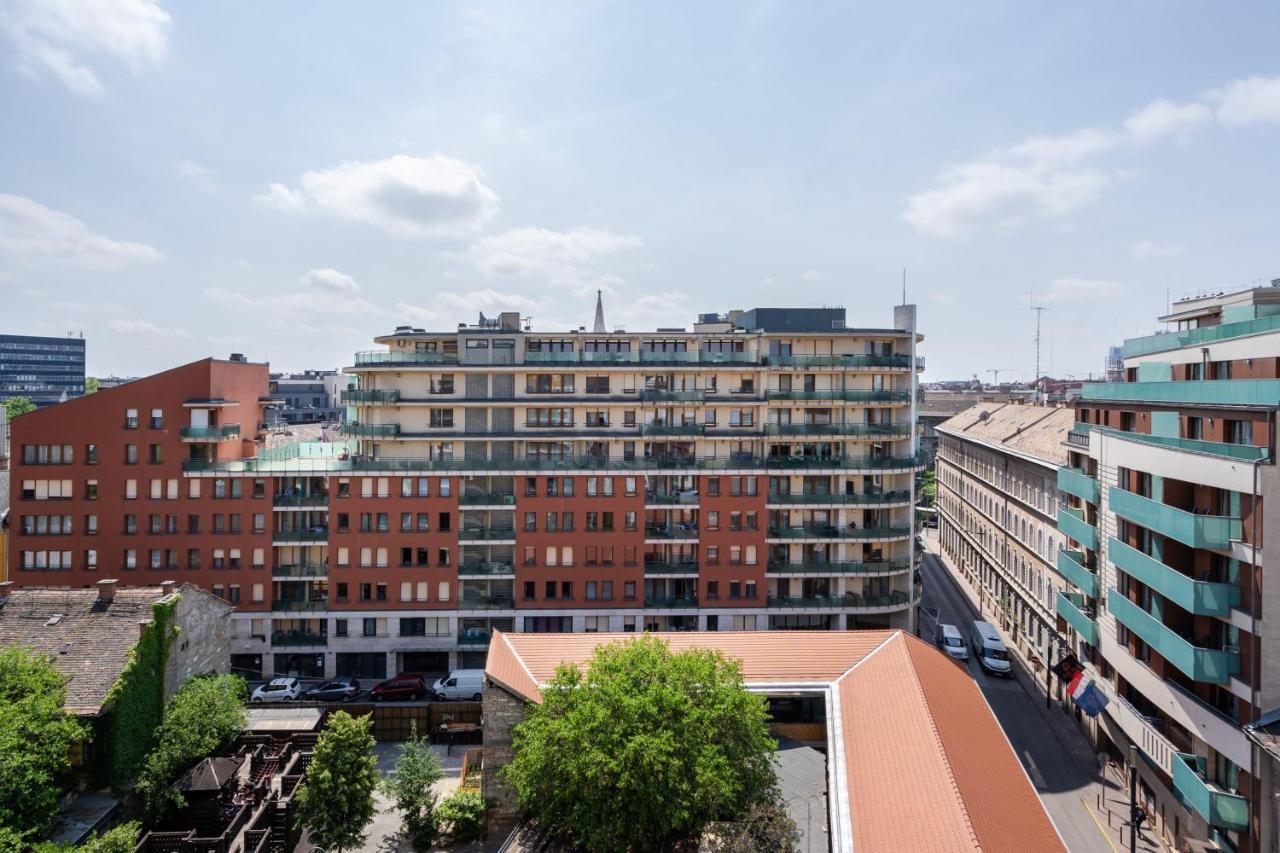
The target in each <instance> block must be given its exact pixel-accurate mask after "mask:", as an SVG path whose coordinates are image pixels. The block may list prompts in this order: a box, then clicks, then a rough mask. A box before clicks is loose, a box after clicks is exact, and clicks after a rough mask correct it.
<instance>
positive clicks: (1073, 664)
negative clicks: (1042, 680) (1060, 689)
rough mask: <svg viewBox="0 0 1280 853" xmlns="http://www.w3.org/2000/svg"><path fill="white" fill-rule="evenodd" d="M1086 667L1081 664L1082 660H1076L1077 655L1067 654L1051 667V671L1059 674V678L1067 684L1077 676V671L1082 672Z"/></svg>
mask: <svg viewBox="0 0 1280 853" xmlns="http://www.w3.org/2000/svg"><path fill="white" fill-rule="evenodd" d="M1083 670H1084V667H1082V666H1081V665H1080V661H1078V660H1076V656H1075V655H1067V656H1066V657H1064V658H1063V659H1062V660H1060V661H1058V663H1057V665H1055V666H1053V667H1051V668H1050V670H1049V671H1050V672H1052V673H1053V674H1054V675H1056V676H1058V680H1059V681H1061V682H1062V683H1063V684H1066V683H1067V682H1068V681H1070V680H1071V679H1073V678H1075V676H1076V673H1077V672H1082V671H1083Z"/></svg>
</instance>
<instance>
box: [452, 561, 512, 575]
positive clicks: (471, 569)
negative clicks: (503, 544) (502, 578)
mask: <svg viewBox="0 0 1280 853" xmlns="http://www.w3.org/2000/svg"><path fill="white" fill-rule="evenodd" d="M515 573H516V567H515V566H513V565H512V564H511V563H463V564H462V565H460V566H458V576H459V577H463V576H476V577H479V576H490V575H514V574H515Z"/></svg>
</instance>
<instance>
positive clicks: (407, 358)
mask: <svg viewBox="0 0 1280 853" xmlns="http://www.w3.org/2000/svg"><path fill="white" fill-rule="evenodd" d="M457 363H458V356H457V354H456V353H443V352H393V351H390V350H368V351H365V352H358V353H356V366H357V367H363V366H366V365H369V366H372V365H380V364H450V365H452V364H457Z"/></svg>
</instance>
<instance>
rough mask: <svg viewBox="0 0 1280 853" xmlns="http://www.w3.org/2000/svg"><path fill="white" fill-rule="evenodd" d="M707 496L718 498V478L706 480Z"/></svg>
mask: <svg viewBox="0 0 1280 853" xmlns="http://www.w3.org/2000/svg"><path fill="white" fill-rule="evenodd" d="M707 494H708V495H710V496H711V497H719V495H720V478H719V477H708V478H707Z"/></svg>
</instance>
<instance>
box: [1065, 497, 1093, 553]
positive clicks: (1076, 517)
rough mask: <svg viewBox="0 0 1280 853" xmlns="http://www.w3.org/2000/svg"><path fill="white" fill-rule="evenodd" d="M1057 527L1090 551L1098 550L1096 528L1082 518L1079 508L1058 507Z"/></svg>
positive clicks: (1082, 514)
mask: <svg viewBox="0 0 1280 853" xmlns="http://www.w3.org/2000/svg"><path fill="white" fill-rule="evenodd" d="M1058 529H1059V530H1061V531H1062V532H1063V533H1064V534H1065V535H1066V536H1068V537H1070V538H1071V539H1073V540H1075V541H1076V542H1079V543H1080V544H1081V545H1083V546H1084V547H1086V548H1088V549H1089V550H1090V551H1097V550H1098V528H1096V527H1094V526H1093V525H1091V524H1089V523H1088V522H1087V521H1085V520H1084V513H1083V512H1082V511H1081V510H1078V509H1070V508H1068V507H1058Z"/></svg>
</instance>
